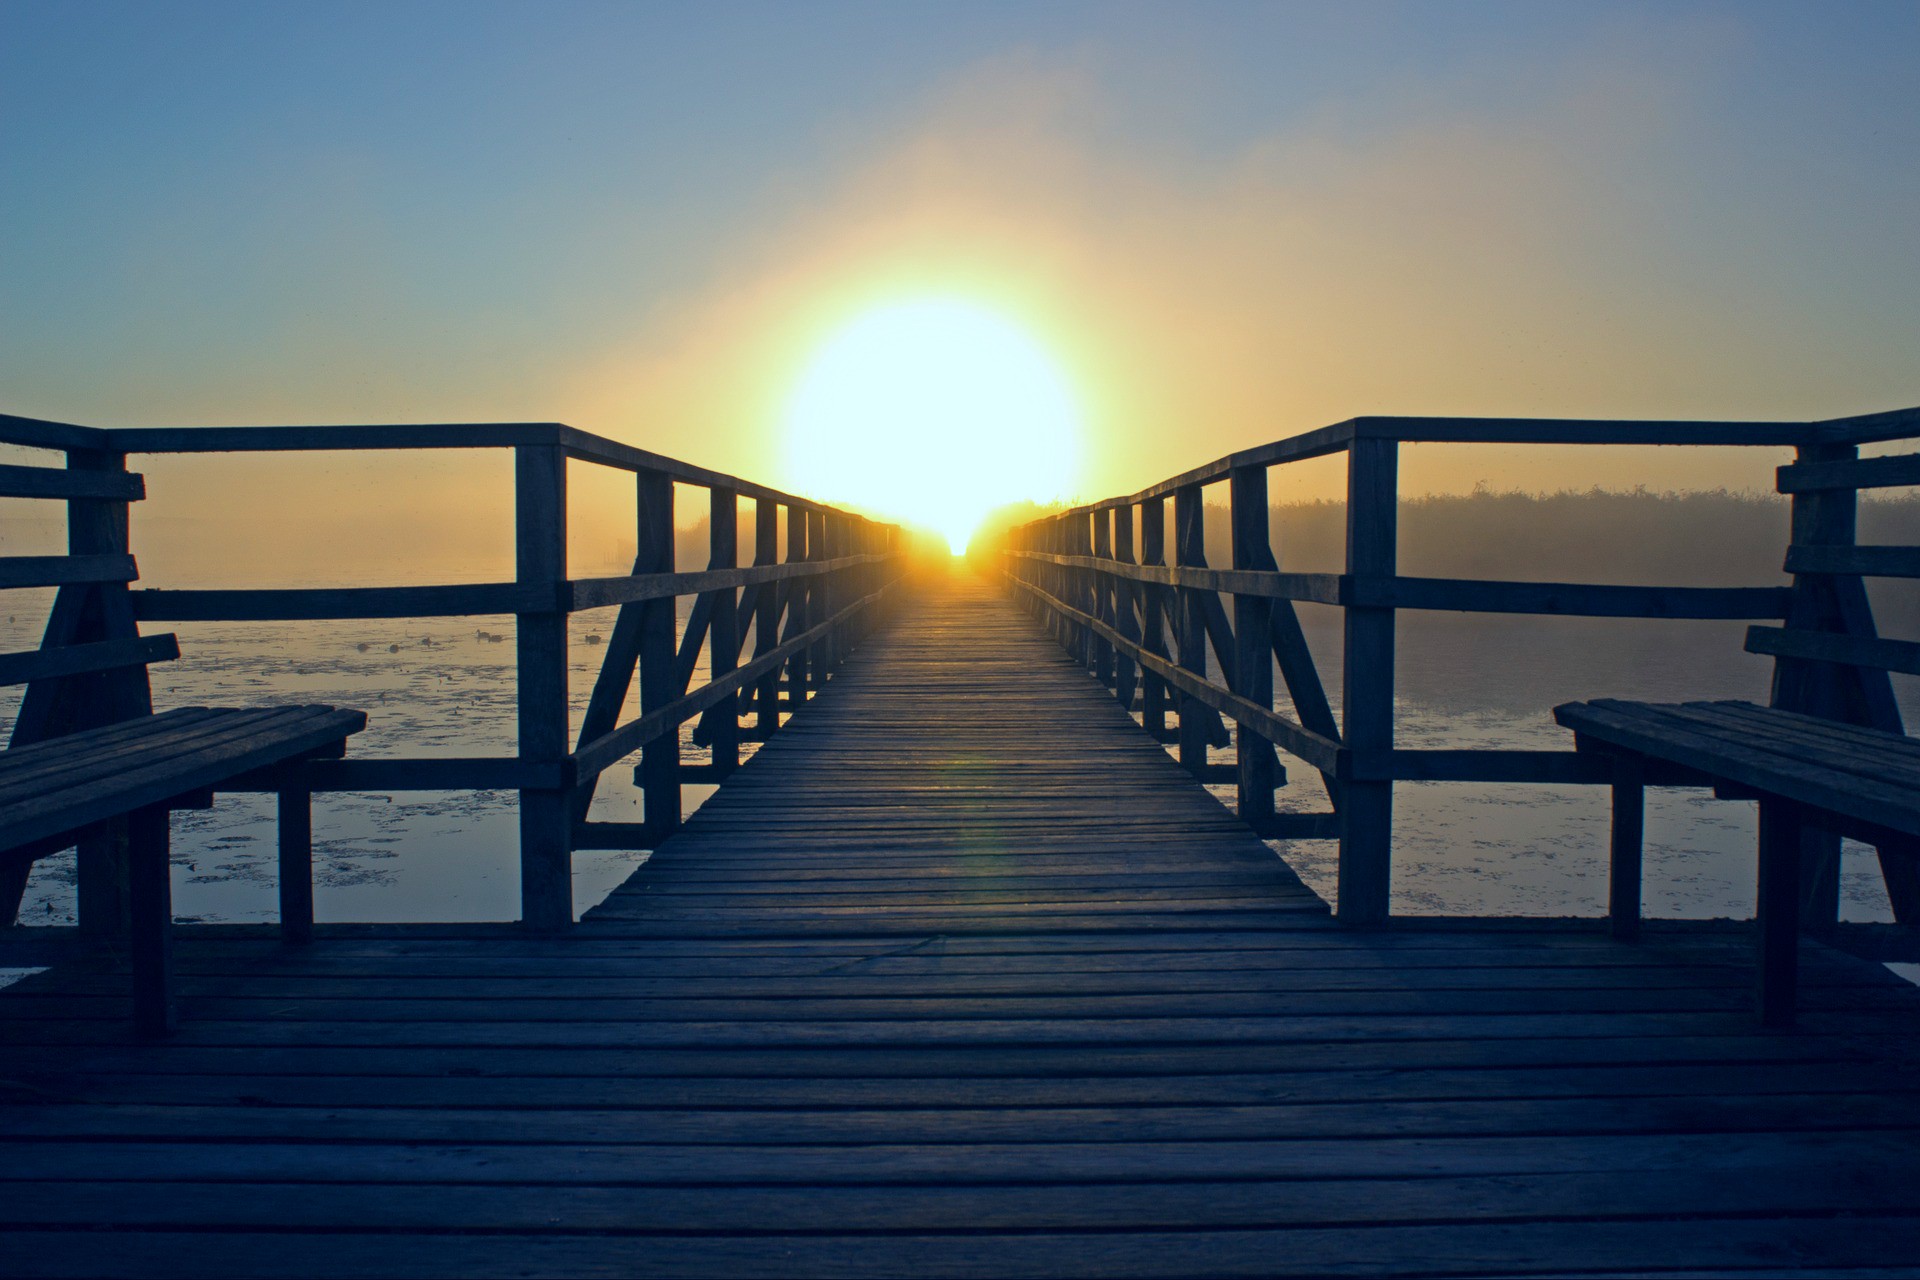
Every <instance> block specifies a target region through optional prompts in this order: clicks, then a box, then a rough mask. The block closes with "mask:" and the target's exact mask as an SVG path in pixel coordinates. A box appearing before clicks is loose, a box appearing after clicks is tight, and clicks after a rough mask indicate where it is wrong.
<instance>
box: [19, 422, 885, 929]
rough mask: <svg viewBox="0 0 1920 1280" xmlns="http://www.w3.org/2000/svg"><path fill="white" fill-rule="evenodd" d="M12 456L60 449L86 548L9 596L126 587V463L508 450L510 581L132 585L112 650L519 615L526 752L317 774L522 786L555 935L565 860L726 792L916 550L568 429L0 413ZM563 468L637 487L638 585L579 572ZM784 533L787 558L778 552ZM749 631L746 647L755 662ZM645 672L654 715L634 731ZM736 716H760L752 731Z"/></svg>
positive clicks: (325, 768)
mask: <svg viewBox="0 0 1920 1280" xmlns="http://www.w3.org/2000/svg"><path fill="white" fill-rule="evenodd" d="M0 444H10V445H18V446H27V447H32V448H40V449H52V450H59V451H63V452H64V453H65V454H66V455H67V464H68V469H69V470H70V471H73V472H75V473H80V472H84V473H85V475H86V484H85V485H81V486H78V487H74V486H67V491H63V492H62V493H60V494H59V495H47V496H58V497H64V498H68V499H69V500H70V501H69V504H68V505H69V522H68V523H69V544H70V546H69V549H70V551H72V552H73V553H74V554H73V555H70V556H64V557H57V558H49V557H29V556H0V587H16V588H17V587H48V586H59V585H61V584H62V582H65V581H67V580H68V579H69V578H71V576H72V575H73V574H74V573H75V572H80V571H83V570H86V569H87V567H88V566H89V565H93V566H94V567H95V568H97V569H98V570H99V572H100V573H103V574H113V573H117V574H119V576H120V577H121V578H122V579H125V578H128V577H131V576H132V570H131V566H130V562H128V559H127V558H128V557H129V556H130V555H131V554H132V553H133V552H134V551H135V550H136V548H134V547H131V546H130V545H129V544H128V537H127V529H128V522H127V503H128V501H129V500H132V499H136V498H138V497H140V496H141V493H142V492H144V490H143V488H142V482H141V478H140V477H139V476H137V475H130V474H129V473H128V472H127V458H128V456H129V455H139V454H204V453H286V452H309V451H322V450H327V451H352V452H358V451H365V450H442V449H511V450H512V451H513V455H514V549H515V574H514V577H513V580H512V581H508V582H489V583H462V584H457V585H449V586H401V587H353V588H290V589H273V590H238V589H221V590H134V591H132V592H131V593H130V598H131V601H132V610H131V612H132V617H130V618H124V619H121V620H120V621H119V631H120V633H121V634H117V635H116V636H114V637H106V638H116V639H128V640H131V639H135V638H137V634H138V633H137V631H136V630H135V626H136V623H137V622H161V621H169V622H185V621H195V622H205V621H260V620H270V621H291V620H301V619H344V618H429V617H440V618H444V617H461V616H484V615H499V614H513V615H514V616H515V618H516V620H517V624H518V625H517V627H516V639H517V654H516V660H517V670H516V675H517V722H518V729H517V733H518V749H517V751H516V752H515V754H513V755H511V756H500V757H470V758H457V759H449V758H427V757H419V758H414V757H386V758H365V759H357V758H353V757H352V756H351V755H350V756H349V757H348V758H346V759H342V760H332V761H322V762H317V763H315V764H314V765H313V766H312V767H311V782H312V788H313V790H315V791H322V792H326V791H369V790H377V791H409V790H414V791H439V790H469V789H471V790H514V791H517V792H518V793H519V801H520V803H519V818H520V869H521V877H520V879H521V914H522V919H523V921H524V922H525V923H526V924H528V925H529V926H531V927H533V928H536V929H544V930H553V929H560V928H564V927H565V926H566V925H567V924H569V923H571V921H572V919H573V903H572V862H571V855H572V853H573V851H574V850H575V849H614V848H650V847H652V846H653V845H654V844H656V843H658V841H659V840H660V839H662V838H663V837H665V836H666V835H668V834H669V833H670V832H672V831H673V830H674V829H675V828H677V827H678V825H679V823H680V821H681V813H682V810H681V795H680V787H681V784H682V783H683V782H688V781H706V782H720V781H722V780H723V779H725V778H726V777H727V775H728V774H729V773H731V772H732V771H733V770H734V769H735V768H736V767H737V766H738V764H739V760H740V743H741V741H742V740H743V738H744V739H749V740H750V739H756V738H759V739H763V738H765V737H766V736H768V735H770V734H772V733H774V732H776V731H777V730H778V729H779V727H780V724H781V717H782V714H783V713H785V712H790V711H791V710H792V709H793V708H794V707H796V706H798V705H800V704H801V703H803V702H805V701H806V700H807V698H808V697H810V696H811V695H812V694H813V693H815V692H816V691H817V690H818V689H819V688H820V687H821V686H822V685H823V684H824V683H825V682H826V681H827V679H828V678H829V677H830V676H831V674H832V672H833V671H834V669H835V667H836V666H837V665H838V663H839V662H840V660H841V659H842V658H843V657H844V656H845V655H846V654H847V653H848V652H850V651H851V650H852V648H853V646H854V645H855V644H857V643H858V641H859V639H860V637H861V635H863V634H864V633H865V631H866V630H867V629H868V628H869V627H870V626H871V624H872V621H873V620H874V618H875V617H876V615H877V613H878V612H879V610H880V609H881V607H882V606H883V605H884V604H885V603H886V602H887V600H888V597H889V595H890V593H891V591H892V589H893V587H894V586H895V584H896V582H897V580H898V578H899V576H900V564H901V559H902V555H903V544H902V541H901V537H900V530H899V529H898V528H897V527H896V526H893V525H886V524H880V523H877V522H874V521H871V520H868V519H865V518H863V517H860V516H857V515H853V514H851V513H848V512H844V511H840V510H837V509H835V508H833V507H829V506H824V505H822V504H820V503H817V502H812V501H809V500H807V499H805V498H800V497H796V496H794V495H792V494H787V493H782V492H780V491H778V490H776V489H771V488H768V487H767V486H765V485H760V484H755V483H753V482H751V481H748V480H742V479H740V478H738V477H735V476H730V475H725V474H723V473H720V472H717V471H709V470H707V469H705V468H702V467H697V466H692V465H690V464H688V463H684V462H679V461H677V460H675V459H672V458H667V457H662V456H661V455H659V454H654V453H649V452H647V451H646V450H643V449H637V448H634V447H633V446H631V445H626V444H622V443H620V442H618V441H615V440H608V439H605V438H603V437H600V436H596V435H591V434H589V433H587V432H583V431H579V430H576V429H574V428H572V427H567V426H564V425H560V424H556V423H483V424H450V425H431V426H331V427H217V428H120V429H102V428H94V427H82V426H75V425H71V424H66V423H55V422H44V421H40V420H37V419H28V418H17V417H10V416H5V415H0ZM569 460H575V461H581V462H587V463H592V464H595V465H597V466H602V467H608V468H613V469H615V470H619V471H625V472H629V473H631V474H632V475H633V477H634V483H635V490H634V509H635V530H636V537H637V546H638V553H637V556H636V558H635V562H634V567H633V571H632V572H631V573H629V574H625V575H622V576H619V577H608V578H569V577H568V576H567V463H568V461H569ZM14 471H17V472H20V473H21V476H22V478H21V479H20V480H19V483H21V484H27V483H38V481H37V480H36V479H35V477H32V476H27V475H26V472H27V471H28V469H27V468H4V467H0V496H12V491H11V490H10V489H9V488H8V484H7V482H8V473H11V472H14ZM676 484H684V485H692V486H696V487H699V488H704V489H706V490H707V491H708V493H709V498H710V501H709V509H708V511H707V516H708V520H709V527H710V531H711V533H710V544H711V556H710V561H709V564H708V567H707V568H706V569H705V570H702V571H695V572H685V573H683V572H677V571H676V570H675V566H674V486H675V485H676ZM20 496H41V495H20ZM741 499H752V500H753V503H754V537H753V548H754V552H753V563H752V564H750V565H741V564H739V563H738V553H737V548H738V545H739V529H738V523H737V522H738V518H739V517H738V512H739V502H740V500H741ZM783 513H784V519H783V518H782V516H783ZM783 524H784V526H785V542H786V545H785V549H784V554H782V549H781V547H780V546H779V539H780V532H781V526H782V525H783ZM80 557H86V558H85V559H82V558H80ZM96 561H97V562H98V563H97V564H96V563H95V562H96ZM76 566H79V567H78V568H77V569H76ZM681 596H693V597H695V599H694V602H693V605H692V608H691V612H690V617H689V620H688V625H687V627H686V629H685V631H684V634H682V633H681V631H680V628H679V627H678V624H677V600H678V598H679V597H681ZM608 606H618V609H619V613H618V615H617V619H616V621H615V623H614V626H613V630H612V634H611V635H610V637H609V638H608V640H607V643H606V645H605V647H604V651H603V656H602V661H601V665H600V670H599V673H598V676H597V678H596V679H595V682H594V687H593V692H592V695H591V697H590V699H589V701H588V704H587V707H586V711H585V715H584V718H583V721H582V724H581V728H580V732H579V736H578V738H577V739H572V738H571V734H570V727H569V724H568V700H567V618H568V615H570V614H572V613H576V612H579V611H581V610H586V609H597V608H604V607H608ZM57 608H58V603H57V601H56V609H57ZM749 629H751V631H752V634H753V638H754V640H753V649H752V652H751V653H744V652H743V648H744V645H743V641H744V638H745V637H746V635H747V633H748V631H749ZM703 651H704V653H705V655H706V656H707V659H708V668H709V671H710V673H711V676H710V679H709V680H708V681H707V683H705V684H703V685H700V686H698V687H695V686H693V684H692V678H693V675H694V673H695V671H696V669H697V667H698V665H699V660H700V657H701V655H702V652H703ZM636 673H637V675H638V679H639V685H640V714H639V715H638V716H637V717H635V718H632V719H630V720H627V721H625V722H621V721H620V719H619V716H620V712H621V709H622V707H623V706H624V704H625V703H626V701H627V698H628V694H629V692H630V691H631V689H632V686H633V682H634V679H635V676H636ZM49 678H56V677H49ZM28 697H32V686H29V687H28ZM742 717H746V718H748V719H749V720H750V722H751V723H750V725H749V726H748V727H747V728H746V729H744V730H743V729H742V727H741V723H740V720H741V718H742ZM696 718H697V724H696V728H695V731H694V740H695V742H696V744H698V745H703V746H706V747H707V748H708V749H709V751H710V753H711V759H710V761H709V762H708V763H705V764H695V763H686V762H683V761H682V759H681V754H682V748H681V743H680V727H681V726H682V725H683V724H685V723H686V722H687V721H689V720H696ZM636 752H638V753H639V756H640V763H639V767H638V770H637V773H636V778H637V781H638V782H639V784H640V788H641V792H642V803H643V808H642V817H643V819H644V820H643V821H642V822H639V823H611V822H590V821H588V820H587V810H588V807H589V805H590V804H591V802H592V799H593V794H594V790H595V787H596V785H597V783H598V781H599V778H600V775H601V774H602V773H603V772H605V771H606V770H607V769H608V768H610V767H612V766H613V765H614V764H616V763H618V762H619V761H621V760H622V759H625V758H626V757H628V756H631V755H633V754H634V753H636ZM262 788H263V789H266V788H267V784H266V783H264V782H263V783H262ZM83 909H84V904H83Z"/></svg>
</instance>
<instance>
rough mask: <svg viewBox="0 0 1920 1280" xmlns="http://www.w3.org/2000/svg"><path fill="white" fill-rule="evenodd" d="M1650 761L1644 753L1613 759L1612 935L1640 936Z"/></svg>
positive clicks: (1609, 884) (1626, 938)
mask: <svg viewBox="0 0 1920 1280" xmlns="http://www.w3.org/2000/svg"><path fill="white" fill-rule="evenodd" d="M1646 800H1647V762H1646V759H1645V758H1644V757H1642V756H1635V755H1619V756H1615V757H1614V760H1613V834H1612V837H1611V842H1612V843H1611V849H1610V855H1609V858H1608V863H1607V919H1608V921H1609V928H1610V930H1611V931H1612V933H1613V936H1614V937H1616V938H1619V939H1621V940H1622V941H1630V940H1632V939H1634V938H1638V937H1639V936H1640V882H1641V861H1642V857H1643V852H1642V851H1643V850H1644V848H1645V846H1646V827H1647V806H1646Z"/></svg>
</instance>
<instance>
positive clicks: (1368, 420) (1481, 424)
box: [1016, 407, 1920, 527]
mask: <svg viewBox="0 0 1920 1280" xmlns="http://www.w3.org/2000/svg"><path fill="white" fill-rule="evenodd" d="M1916 434H1920V407H1916V408H1911V409H1892V410H1888V411H1886V412H1883V413H1869V414H1857V415H1854V416H1852V417H1846V418H1827V419H1823V420H1820V421H1807V422H1786V421H1783V422H1749V421H1735V420H1725V421H1722V420H1714V419H1684V418H1673V419H1638V418H1481V417H1458V418H1454V417H1410V416H1385V415H1369V416H1365V417H1358V418H1348V419H1347V420H1346V421H1344V422H1336V423H1334V424H1332V425H1331V426H1325V427H1320V428H1317V429H1315V430H1312V431H1303V432H1301V433H1300V434H1298V435H1293V436H1287V437H1284V438H1282V439H1279V440H1274V441H1271V442H1270V443H1267V444H1261V445H1255V446H1253V447H1252V448H1249V449H1242V450H1240V451H1238V452H1237V453H1230V454H1227V455H1226V456H1225V457H1221V458H1215V459H1214V460H1213V461H1212V462H1208V463H1205V464H1203V465H1201V466H1198V467H1195V468H1193V469H1192V470H1191V471H1183V472H1181V473H1180V474H1179V475H1176V476H1173V477H1171V478H1169V479H1166V480H1162V481H1159V482H1158V483H1156V484H1150V485H1148V486H1147V487H1146V488H1144V489H1142V490H1140V491H1139V492H1138V493H1131V494H1126V495H1124V496H1120V497H1113V498H1101V499H1099V500H1098V501H1095V502H1088V503H1082V504H1080V505H1079V506H1074V507H1069V508H1067V509H1066V510H1065V511H1062V512H1059V513H1057V514H1060V515H1075V514H1078V513H1080V512H1089V513H1091V512H1094V511H1111V510H1112V509H1114V508H1115V507H1122V506H1134V505H1138V504H1139V503H1142V502H1146V501H1149V500H1151V499H1153V498H1162V497H1166V496H1167V495H1168V494H1171V493H1173V492H1174V491H1175V490H1178V489H1184V488H1187V487H1188V486H1191V485H1196V484H1198V485H1207V484H1215V483H1218V482H1219V481H1222V480H1225V479H1226V478H1227V477H1228V476H1229V475H1230V474H1232V472H1233V471H1234V470H1236V469H1237V468H1241V467H1256V466H1258V467H1270V466H1274V465H1275V464H1278V463H1286V462H1303V461H1305V460H1307V459H1309V458H1322V457H1326V456H1327V455H1329V454H1334V453H1340V452H1343V451H1344V450H1345V449H1346V448H1347V447H1348V446H1349V445H1351V444H1352V443H1353V442H1354V441H1356V440H1392V441H1395V442H1398V443H1400V444H1564V445H1662V446H1666V445H1671V446H1675V447H1700V446H1725V447H1772V448H1798V447H1801V446H1804V445H1819V444H1874V443H1879V442H1881V441H1886V440H1901V439H1906V438H1907V437H1909V436H1913V435H1916ZM1041 518H1042V519H1047V518H1050V517H1041ZM1016 527H1019V526H1016Z"/></svg>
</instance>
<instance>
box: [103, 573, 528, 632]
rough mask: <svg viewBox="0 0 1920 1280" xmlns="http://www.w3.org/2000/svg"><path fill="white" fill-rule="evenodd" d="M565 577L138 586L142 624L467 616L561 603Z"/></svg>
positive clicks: (136, 596) (524, 610)
mask: <svg viewBox="0 0 1920 1280" xmlns="http://www.w3.org/2000/svg"><path fill="white" fill-rule="evenodd" d="M564 590H565V584H564V583H555V582H552V581H543V582H532V581H528V582H476V583H462V584H459V585H455V586H441V587H283V588H266V589H260V588H247V589H244V590H241V589H227V588H220V589H206V590H159V591H155V590H145V589H143V590H139V591H135V592H133V611H134V616H135V617H137V618H139V619H140V620H141V621H143V622H292V621H304V620H317V619H327V618H469V617H483V616H488V615H498V614H509V613H533V612H539V611H545V610H553V609H557V608H562V607H564V605H565V600H564V597H563V593H564Z"/></svg>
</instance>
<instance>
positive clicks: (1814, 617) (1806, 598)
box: [1772, 444, 1920, 934]
mask: <svg viewBox="0 0 1920 1280" xmlns="http://www.w3.org/2000/svg"><path fill="white" fill-rule="evenodd" d="M1859 453H1860V450H1859V448H1858V447H1857V446H1855V445H1850V444H1814V445H1801V446H1800V447H1799V448H1798V449H1796V450H1795V451H1794V460H1795V461H1796V462H1798V463H1802V464H1808V463H1828V462H1851V461H1852V460H1854V459H1855V458H1857V457H1858V456H1859ZM1792 512H1793V514H1792V525H1791V534H1790V538H1791V541H1792V543H1793V544H1794V545H1795V546H1852V545H1853V544H1854V543H1855V542H1856V541H1857V540H1858V520H1859V493H1858V491H1857V490H1854V489H1815V490H1811V491H1806V492H1801V493H1796V494H1794V495H1793V498H1792ZM1786 624H1787V626H1789V627H1792V628H1795V629H1797V630H1805V631H1834V632H1840V633H1844V634H1853V635H1871V634H1873V632H1874V628H1873V624H1872V608H1871V606H1870V605H1869V603H1868V601H1867V595H1866V588H1865V586H1864V585H1863V584H1862V583H1861V581H1860V579H1859V578H1858V577H1857V576H1853V577H1843V576H1839V575H1830V574H1796V575H1794V579H1793V596H1792V601H1791V603H1790V605H1789V606H1788V614H1787V619H1786ZM1772 705H1774V706H1776V707H1781V708H1784V709H1786V710H1788V711H1798V712H1800V713H1801V714H1803V715H1811V716H1820V717H1822V718H1823V719H1828V720H1839V721H1843V722H1846V723H1850V724H1864V725H1871V726H1872V727H1874V728H1877V729H1883V730H1885V731H1887V732H1889V733H1900V732H1902V725H1901V721H1900V711H1899V707H1898V705H1897V704H1896V703H1895V702H1894V699H1893V684H1892V681H1891V679H1890V678H1889V677H1888V675H1887V673H1886V672H1884V671H1880V670H1876V669H1874V668H1870V667H1848V666H1840V665H1837V664H1834V663H1825V662H1811V661H1808V660H1806V659H1804V658H1775V659H1774V662H1773V697H1772ZM1799 830H1800V833H1801V835H1800V838H1801V842H1802V847H1801V850H1800V860H1799V861H1800V875H1801V895H1802V900H1801V915H1800V922H1801V924H1802V926H1803V927H1805V928H1806V929H1807V930H1808V931H1809V932H1811V933H1815V934H1830V933H1831V932H1832V931H1833V926H1834V925H1835V924H1836V923H1838V921H1839V919H1840V837H1839V836H1838V835H1836V834H1835V833H1833V832H1831V831H1827V830H1825V829H1823V828H1822V827H1821V826H1820V825H1819V824H1818V823H1817V822H1814V821H1807V822H1803V823H1801V824H1800V827H1799ZM1880 867H1881V872H1882V878H1883V879H1884V880H1885V882H1886V887H1887V896H1888V897H1889V898H1890V899H1891V900H1892V903H1893V907H1894V919H1896V920H1900V921H1906V920H1912V919H1920V879H1917V878H1916V874H1915V870H1914V865H1913V860H1912V858H1911V857H1909V856H1907V855H1905V854H1903V853H1899V852H1894V851H1891V850H1889V851H1886V852H1884V853H1882V855H1881V858H1880Z"/></svg>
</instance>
